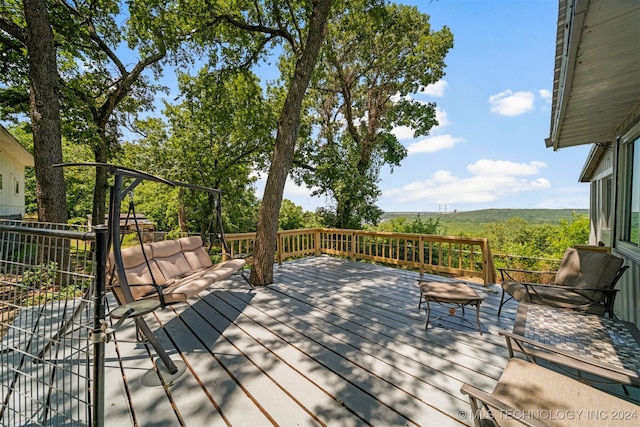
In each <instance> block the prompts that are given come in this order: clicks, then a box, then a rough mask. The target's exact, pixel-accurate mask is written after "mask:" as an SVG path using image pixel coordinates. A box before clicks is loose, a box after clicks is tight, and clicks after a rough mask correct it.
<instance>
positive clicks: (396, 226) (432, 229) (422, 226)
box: [374, 215, 440, 234]
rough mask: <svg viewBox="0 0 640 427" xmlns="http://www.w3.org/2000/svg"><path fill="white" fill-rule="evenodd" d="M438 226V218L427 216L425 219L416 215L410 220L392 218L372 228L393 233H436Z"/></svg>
mask: <svg viewBox="0 0 640 427" xmlns="http://www.w3.org/2000/svg"><path fill="white" fill-rule="evenodd" d="M439 226H440V220H439V219H438V218H436V219H433V218H428V219H427V220H426V221H425V220H423V219H422V217H421V216H420V215H418V216H417V217H415V218H414V219H413V220H412V221H411V222H409V221H408V220H407V218H405V217H397V218H392V219H390V220H387V221H383V222H381V223H380V224H378V226H376V227H374V229H375V230H377V231H389V232H395V233H416V234H438V229H439Z"/></svg>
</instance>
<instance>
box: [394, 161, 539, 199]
mask: <svg viewBox="0 0 640 427" xmlns="http://www.w3.org/2000/svg"><path fill="white" fill-rule="evenodd" d="M544 166H545V165H544V163H542V162H536V161H532V162H529V163H515V162H509V161H502V160H486V159H484V160H479V161H478V162H476V163H474V164H471V165H468V166H467V170H468V171H469V172H470V173H471V176H468V177H459V176H456V175H454V174H453V173H452V172H451V171H447V170H439V171H437V172H435V173H434V174H432V175H431V176H430V177H429V178H427V179H425V180H422V181H415V182H412V183H409V184H407V185H404V186H403V187H400V188H395V189H391V190H387V191H385V193H384V198H385V199H387V200H392V201H393V202H391V203H389V204H401V203H405V204H406V203H412V202H421V203H424V204H429V205H434V204H441V203H446V204H454V203H455V204H458V205H460V204H465V203H469V204H474V203H489V202H495V201H498V200H503V199H507V198H511V197H515V196H518V195H520V194H522V193H527V192H531V191H541V190H546V189H548V188H550V187H551V183H550V182H549V180H548V179H546V178H542V177H538V178H534V179H527V178H523V177H522V176H524V175H532V174H536V173H538V171H539V170H540V169H541V168H543V167H544Z"/></svg>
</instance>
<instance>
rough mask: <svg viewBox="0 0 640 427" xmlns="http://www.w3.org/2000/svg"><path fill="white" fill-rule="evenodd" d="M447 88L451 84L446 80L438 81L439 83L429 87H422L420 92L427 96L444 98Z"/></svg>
mask: <svg viewBox="0 0 640 427" xmlns="http://www.w3.org/2000/svg"><path fill="white" fill-rule="evenodd" d="M447 87H449V83H447V81H446V80H438V81H437V82H435V83H432V84H430V85H428V86H423V87H421V88H420V92H421V93H424V94H425V95H429V96H433V97H436V98H442V97H443V96H444V91H445V90H446V89H447Z"/></svg>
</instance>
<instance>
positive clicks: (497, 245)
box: [377, 209, 589, 270]
mask: <svg viewBox="0 0 640 427" xmlns="http://www.w3.org/2000/svg"><path fill="white" fill-rule="evenodd" d="M581 212H588V211H578V212H576V211H572V210H568V209H564V210H562V209H487V210H481V211H469V212H460V213H451V214H447V215H440V214H406V213H404V214H403V213H387V214H385V216H386V217H387V219H386V220H385V221H383V222H382V223H381V224H380V225H379V226H378V227H377V229H378V230H382V231H396V232H421V233H422V232H423V231H410V230H411V225H413V224H417V225H418V227H416V228H417V229H421V227H420V224H421V223H422V221H423V218H426V224H424V225H425V227H423V228H422V229H424V230H430V228H429V227H431V226H434V228H433V230H434V231H433V232H431V231H426V233H427V234H443V235H449V236H465V237H477V238H487V239H488V240H489V245H490V247H491V251H492V253H493V255H494V262H495V265H496V267H512V268H526V269H534V270H549V269H555V268H557V260H559V259H560V258H562V256H563V254H564V251H565V250H566V249H567V248H568V247H571V246H573V245H576V244H587V243H588V241H589V216H588V215H587V214H585V213H581ZM525 218H526V219H525ZM411 221H413V224H412V223H411ZM416 228H414V229H416Z"/></svg>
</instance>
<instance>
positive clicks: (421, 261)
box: [418, 236, 424, 277]
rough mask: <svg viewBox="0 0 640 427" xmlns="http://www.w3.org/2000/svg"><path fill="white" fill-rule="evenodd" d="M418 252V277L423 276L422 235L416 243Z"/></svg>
mask: <svg viewBox="0 0 640 427" xmlns="http://www.w3.org/2000/svg"><path fill="white" fill-rule="evenodd" d="M418 247H419V249H420V254H419V255H418V261H419V262H420V277H422V276H424V237H422V236H420V241H419V243H418Z"/></svg>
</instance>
